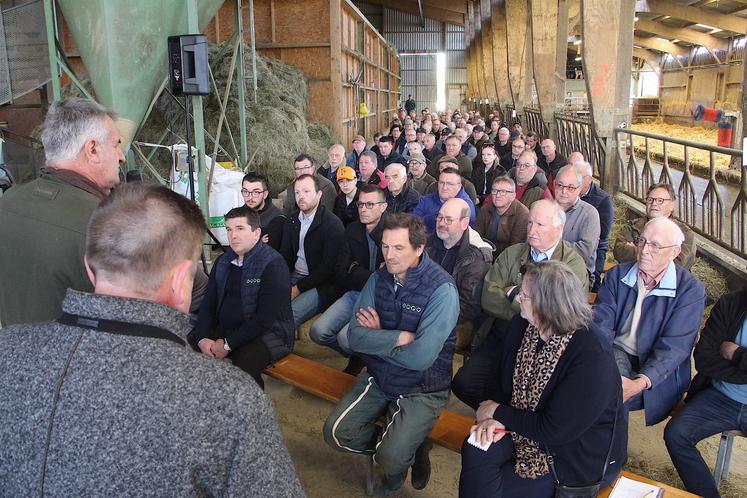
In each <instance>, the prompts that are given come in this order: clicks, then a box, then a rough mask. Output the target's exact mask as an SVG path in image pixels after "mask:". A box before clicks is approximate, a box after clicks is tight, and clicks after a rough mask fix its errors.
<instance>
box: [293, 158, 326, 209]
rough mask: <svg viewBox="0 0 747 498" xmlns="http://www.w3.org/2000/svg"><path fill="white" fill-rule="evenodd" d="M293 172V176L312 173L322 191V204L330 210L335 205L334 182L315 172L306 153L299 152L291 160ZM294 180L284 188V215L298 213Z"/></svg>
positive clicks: (312, 162) (312, 163) (312, 161)
mask: <svg viewBox="0 0 747 498" xmlns="http://www.w3.org/2000/svg"><path fill="white" fill-rule="evenodd" d="M293 172H294V174H295V178H298V177H300V176H302V175H314V177H315V178H316V179H317V181H318V182H319V188H320V189H321V191H322V200H321V203H322V206H324V207H325V208H326V209H327V210H328V211H332V210H333V209H334V207H335V196H336V195H337V188H336V187H335V184H334V183H333V182H331V181H330V180H328V179H327V178H326V177H325V176H324V175H320V174H319V173H316V174H315V170H314V159H312V157H311V156H310V155H308V154H299V155H298V157H296V159H295V160H294V161H293ZM294 185H295V182H291V184H290V185H288V188H287V189H285V204H284V205H283V212H284V213H285V215H286V216H291V215H293V216H295V215H297V214H298V205H297V204H296V198H295V195H294V192H293V186H294Z"/></svg>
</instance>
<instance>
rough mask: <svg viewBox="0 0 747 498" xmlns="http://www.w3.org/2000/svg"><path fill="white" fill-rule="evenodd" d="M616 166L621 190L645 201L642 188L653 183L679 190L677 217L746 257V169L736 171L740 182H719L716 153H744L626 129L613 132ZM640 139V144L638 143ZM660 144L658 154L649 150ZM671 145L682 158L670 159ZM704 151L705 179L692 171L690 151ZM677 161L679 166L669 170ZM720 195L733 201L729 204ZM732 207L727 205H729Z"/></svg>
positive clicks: (734, 155) (737, 157)
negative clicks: (678, 150)
mask: <svg viewBox="0 0 747 498" xmlns="http://www.w3.org/2000/svg"><path fill="white" fill-rule="evenodd" d="M615 136H616V141H617V144H618V147H617V161H616V162H617V167H618V180H619V185H620V191H621V192H623V193H625V194H627V195H629V196H631V197H633V198H635V199H637V200H639V201H641V202H645V199H644V197H645V195H646V190H647V189H648V187H649V186H651V185H653V184H654V183H668V184H671V185H672V186H673V187H674V190H675V192H677V203H678V209H679V211H678V213H677V215H678V216H677V217H678V218H679V219H681V220H682V221H683V222H685V223H686V224H687V225H688V226H689V227H690V228H692V229H693V230H695V231H696V232H697V233H698V234H700V235H702V236H703V237H705V238H707V239H708V240H711V241H713V242H715V243H717V244H719V245H720V246H722V247H724V248H726V249H728V250H730V251H731V252H733V253H735V254H738V255H740V256H742V257H747V227H746V222H747V216H746V215H747V177H745V167H742V168H741V170H740V173H739V174H740V184H739V186H738V187H737V186H736V185H729V184H726V183H724V182H721V183H719V182H718V181H717V174H718V172H719V169H718V168H717V164H716V163H717V155H720V154H722V155H725V156H728V157H729V162H732V161H733V160H737V161H739V163H740V164H741V157H742V151H741V150H739V149H731V148H725V147H717V146H713V145H704V144H700V143H696V142H691V141H688V140H681V139H676V138H672V137H667V136H663V135H656V134H653V133H646V132H641V131H634V130H630V129H627V128H616V129H615ZM635 138H638V142H640V140H641V139H642V140H643V145H642V146H641V145H640V143H636V141H635ZM655 141H660V142H661V145H662V149H661V153H659V152H656V153H655V152H653V151H652V147H651V143H652V142H655ZM673 147H682V148H683V149H684V154H683V157H682V159H679V158H674V157H671V155H670V151H671V150H672V148H673ZM694 150H701V151H705V152H706V153H707V157H708V164H704V165H703V164H702V165H701V167H705V168H707V170H708V176H707V177H705V175H697V174H695V173H693V169H694V167H695V164H696V162H695V161H693V160H692V155H693V154H692V152H693V151H694ZM675 162H677V163H679V164H678V165H679V166H680V168H674V167H672V164H674V163H675ZM724 197H727V198H728V197H733V201H731V202H727V201H725V199H724ZM729 204H730V205H729Z"/></svg>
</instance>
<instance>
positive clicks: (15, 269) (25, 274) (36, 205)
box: [0, 97, 124, 326]
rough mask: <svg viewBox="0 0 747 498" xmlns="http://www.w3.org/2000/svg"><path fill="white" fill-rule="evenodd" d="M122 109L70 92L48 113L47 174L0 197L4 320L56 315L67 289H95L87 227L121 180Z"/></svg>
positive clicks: (45, 137) (0, 294) (44, 140)
mask: <svg viewBox="0 0 747 498" xmlns="http://www.w3.org/2000/svg"><path fill="white" fill-rule="evenodd" d="M115 119H116V115H115V114H114V113H113V112H112V111H109V110H108V109H106V108H104V107H102V106H101V105H99V104H97V103H96V102H94V101H92V100H88V99H81V98H78V97H69V98H67V99H65V100H61V101H57V102H54V103H53V104H52V105H51V106H50V107H49V110H48V112H47V116H46V118H45V120H44V125H43V127H42V134H41V140H42V144H44V154H45V156H46V160H47V164H46V167H45V168H44V169H43V170H42V173H41V176H40V177H39V178H37V179H36V180H34V181H32V182H29V183H27V184H25V185H18V186H16V187H13V188H11V189H10V190H8V191H7V192H6V193H5V194H4V195H3V196H2V198H0V226H2V227H3V235H2V237H0V282H2V285H0V323H2V325H3V326H7V325H11V324H14V323H28V322H40V321H46V320H52V319H54V318H57V317H58V316H59V315H60V305H61V304H62V299H63V297H64V296H65V290H66V289H67V288H72V289H77V290H84V291H90V290H92V287H91V282H90V281H89V280H88V276H87V275H86V271H85V269H84V267H83V252H84V246H85V232H86V225H87V224H88V220H89V218H90V217H91V213H92V212H93V210H94V209H95V208H96V206H97V205H98V203H99V201H100V200H101V199H103V198H104V197H105V196H107V195H108V194H109V191H110V190H111V189H112V188H113V187H115V186H116V185H117V184H119V165H120V163H123V162H124V155H123V153H122V139H121V137H120V134H119V131H118V130H117V127H116V125H115V123H114V120H115Z"/></svg>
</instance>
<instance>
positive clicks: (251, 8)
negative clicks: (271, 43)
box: [249, 0, 257, 104]
mask: <svg viewBox="0 0 747 498" xmlns="http://www.w3.org/2000/svg"><path fill="white" fill-rule="evenodd" d="M249 31H250V33H251V36H252V83H253V84H254V103H255V104H256V103H257V37H256V34H255V31H254V0H249Z"/></svg>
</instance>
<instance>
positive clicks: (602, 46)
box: [581, 0, 635, 192]
mask: <svg viewBox="0 0 747 498" xmlns="http://www.w3.org/2000/svg"><path fill="white" fill-rule="evenodd" d="M634 12H635V0H584V1H583V2H581V29H582V33H583V44H582V45H581V48H582V51H583V56H582V64H583V68H584V77H585V82H586V94H587V96H588V99H589V107H590V109H591V118H592V123H593V125H594V131H595V132H596V135H597V137H599V139H600V140H601V141H602V144H603V146H604V149H605V152H606V154H605V163H604V165H598V166H601V167H600V172H601V173H602V187H603V188H604V189H605V190H607V191H608V192H615V191H616V190H617V189H618V185H617V164H616V161H617V158H616V154H617V143H616V136H615V128H616V127H618V126H620V124H622V123H630V104H629V100H630V78H631V66H632V64H631V61H632V59H633V40H632V38H633V15H634Z"/></svg>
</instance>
